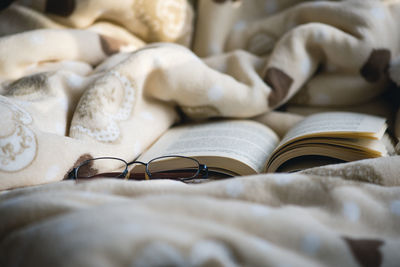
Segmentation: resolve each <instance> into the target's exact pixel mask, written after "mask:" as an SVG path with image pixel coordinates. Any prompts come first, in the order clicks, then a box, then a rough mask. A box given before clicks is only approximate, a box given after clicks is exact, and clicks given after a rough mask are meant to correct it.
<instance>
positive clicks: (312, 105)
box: [0, 0, 400, 266]
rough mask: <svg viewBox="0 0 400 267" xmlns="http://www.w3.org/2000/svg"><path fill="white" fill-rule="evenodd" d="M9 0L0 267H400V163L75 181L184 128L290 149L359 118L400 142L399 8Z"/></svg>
mask: <svg viewBox="0 0 400 267" xmlns="http://www.w3.org/2000/svg"><path fill="white" fill-rule="evenodd" d="M9 2H10V3H6V2H5V3H4V4H2V7H1V8H3V9H2V10H0V148H1V149H0V190H1V191H0V218H1V219H0V266H47V265H48V266H166V265H167V266H168V265H172V266H398V265H399V264H400V255H399V253H398V251H399V250H400V164H399V163H400V158H399V156H398V155H391V156H388V157H382V158H377V159H368V160H363V161H356V162H350V163H343V164H336V165H328V166H322V167H316V168H312V169H307V170H304V171H302V172H300V173H296V174H260V175H254V176H248V177H234V178H232V179H226V180H221V181H208V182H206V183H204V184H184V183H181V182H177V181H172V180H171V181H170V180H163V181H120V180H110V179H99V180H96V181H91V182H84V183H75V182H74V181H65V180H64V179H65V178H67V174H68V172H69V171H70V170H71V169H72V168H73V167H75V166H77V165H78V164H80V163H81V162H83V161H84V160H86V159H89V158H94V157H99V156H116V157H120V158H124V159H126V160H132V159H135V158H136V157H137V156H138V155H140V154H141V153H142V152H143V151H144V150H145V149H146V148H147V147H148V146H149V145H150V144H151V143H153V142H154V141H155V140H156V139H157V138H158V137H159V136H160V135H161V134H162V133H163V132H165V131H166V130H167V129H168V128H169V127H171V126H172V125H173V124H176V123H179V122H181V121H182V120H183V119H185V120H207V119H210V118H215V117H218V118H248V119H256V120H258V121H260V122H263V123H265V124H267V125H268V126H270V127H271V128H272V129H274V130H275V131H276V132H277V133H278V134H279V135H280V136H282V135H283V134H284V133H285V132H286V131H287V130H288V129H289V128H290V127H291V126H293V125H294V123H296V122H297V121H298V120H299V119H301V118H302V117H303V116H305V115H307V114H310V113H315V112H321V111H325V110H350V111H358V112H366V113H371V114H377V115H381V116H385V117H387V118H388V123H389V125H390V133H391V135H392V136H393V139H394V143H395V145H396V144H397V143H398V140H399V138H400V120H399V116H398V115H399V111H398V103H399V94H398V88H399V86H400V56H399V52H400V51H399V50H400V34H399V31H398V24H399V21H400V1H397V0H382V1H378V0H363V1H361V0H349V1H296V0H285V1H283V0H282V1H273V0H252V1H228V0H227V1H220V0H218V1H217V0H204V1H184V0H168V1H167V0H148V1H144V0H126V1H105V0H101V1H99V0H81V1H73V0H63V1H56V0H48V1H36V0H34V1H22V0H21V1H15V2H14V3H11V2H12V1H9ZM397 147H399V146H398V145H397ZM397 150H399V149H397Z"/></svg>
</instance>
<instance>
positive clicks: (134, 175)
mask: <svg viewBox="0 0 400 267" xmlns="http://www.w3.org/2000/svg"><path fill="white" fill-rule="evenodd" d="M146 165H147V164H146V163H144V162H141V161H132V162H129V163H128V179H136V180H144V179H146Z"/></svg>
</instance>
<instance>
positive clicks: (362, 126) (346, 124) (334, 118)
mask: <svg viewBox="0 0 400 267" xmlns="http://www.w3.org/2000/svg"><path fill="white" fill-rule="evenodd" d="M385 129H386V123H385V119H384V118H381V117H377V116H372V115H366V114H361V113H351V112H326V113H318V114H314V115H311V116H309V117H307V118H305V119H304V120H302V121H301V122H299V123H298V124H296V125H295V126H294V127H293V128H292V129H290V131H289V132H288V133H287V134H286V135H285V137H284V138H283V140H282V142H281V144H284V143H287V142H288V141H291V140H294V139H297V138H299V137H305V136H310V137H311V136H314V135H324V136H326V135H328V134H329V136H332V137H333V136H340V134H344V133H348V135H346V136H345V137H355V138H359V137H369V138H374V139H379V138H381V137H382V135H383V134H384V131H385ZM335 134H337V135H335Z"/></svg>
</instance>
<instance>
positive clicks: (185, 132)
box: [140, 120, 279, 172]
mask: <svg viewBox="0 0 400 267" xmlns="http://www.w3.org/2000/svg"><path fill="white" fill-rule="evenodd" d="M278 142H279V138H278V136H277V135H276V134H275V133H274V132H273V131H272V130H271V129H270V128H268V127H267V126H265V125H263V124H261V123H258V122H255V121H251V120H228V121H214V122H207V123H201V124H194V125H189V126H179V127H174V128H171V129H170V130H168V131H167V132H166V133H165V134H164V135H163V136H162V137H161V138H160V139H159V140H158V141H157V142H156V143H155V144H154V145H153V146H151V148H150V149H149V150H148V151H147V152H145V153H144V154H143V155H142V156H141V157H140V160H142V161H148V160H151V159H152V158H155V157H159V156H162V155H183V156H191V157H196V158H199V159H201V160H202V161H204V160H206V159H207V158H208V159H212V160H211V161H210V160H207V165H208V166H209V167H221V166H220V165H221V164H225V165H226V164H227V162H229V164H230V165H229V166H223V167H226V168H227V167H229V168H230V167H232V168H234V167H235V166H232V165H234V164H237V162H242V163H244V164H245V165H248V166H249V167H250V168H251V169H253V170H254V172H261V171H262V170H263V167H264V165H265V162H266V161H267V159H268V157H269V156H270V154H271V153H272V151H273V150H274V148H275V147H276V146H277V144H278ZM226 158H230V159H234V160H233V161H226V160H225V159H226ZM235 160H236V162H235ZM228 170H229V169H228Z"/></svg>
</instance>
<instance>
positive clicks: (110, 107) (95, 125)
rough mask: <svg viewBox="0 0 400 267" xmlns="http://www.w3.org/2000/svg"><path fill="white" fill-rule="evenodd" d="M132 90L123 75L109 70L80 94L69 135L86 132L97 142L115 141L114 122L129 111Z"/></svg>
mask: <svg viewBox="0 0 400 267" xmlns="http://www.w3.org/2000/svg"><path fill="white" fill-rule="evenodd" d="M134 101H135V90H134V87H133V86H132V84H131V82H130V81H129V80H128V78H127V77H125V76H123V75H121V74H120V73H119V72H116V71H111V72H110V73H109V74H107V75H105V76H104V77H102V78H101V79H99V80H98V81H96V83H95V84H94V85H93V86H92V87H91V88H90V89H89V90H88V91H87V92H86V93H85V94H84V95H83V96H82V99H81V101H80V103H79V104H78V107H77V109H76V112H75V115H74V118H73V120H72V123H71V129H70V135H71V136H72V137H77V136H79V135H80V134H82V133H83V134H85V135H88V136H90V137H92V138H94V139H96V140H97V141H100V142H115V141H116V140H117V139H118V138H119V137H120V134H121V131H120V129H119V125H118V121H124V120H127V119H128V118H129V117H130V115H131V113H132V110H133V107H134Z"/></svg>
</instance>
